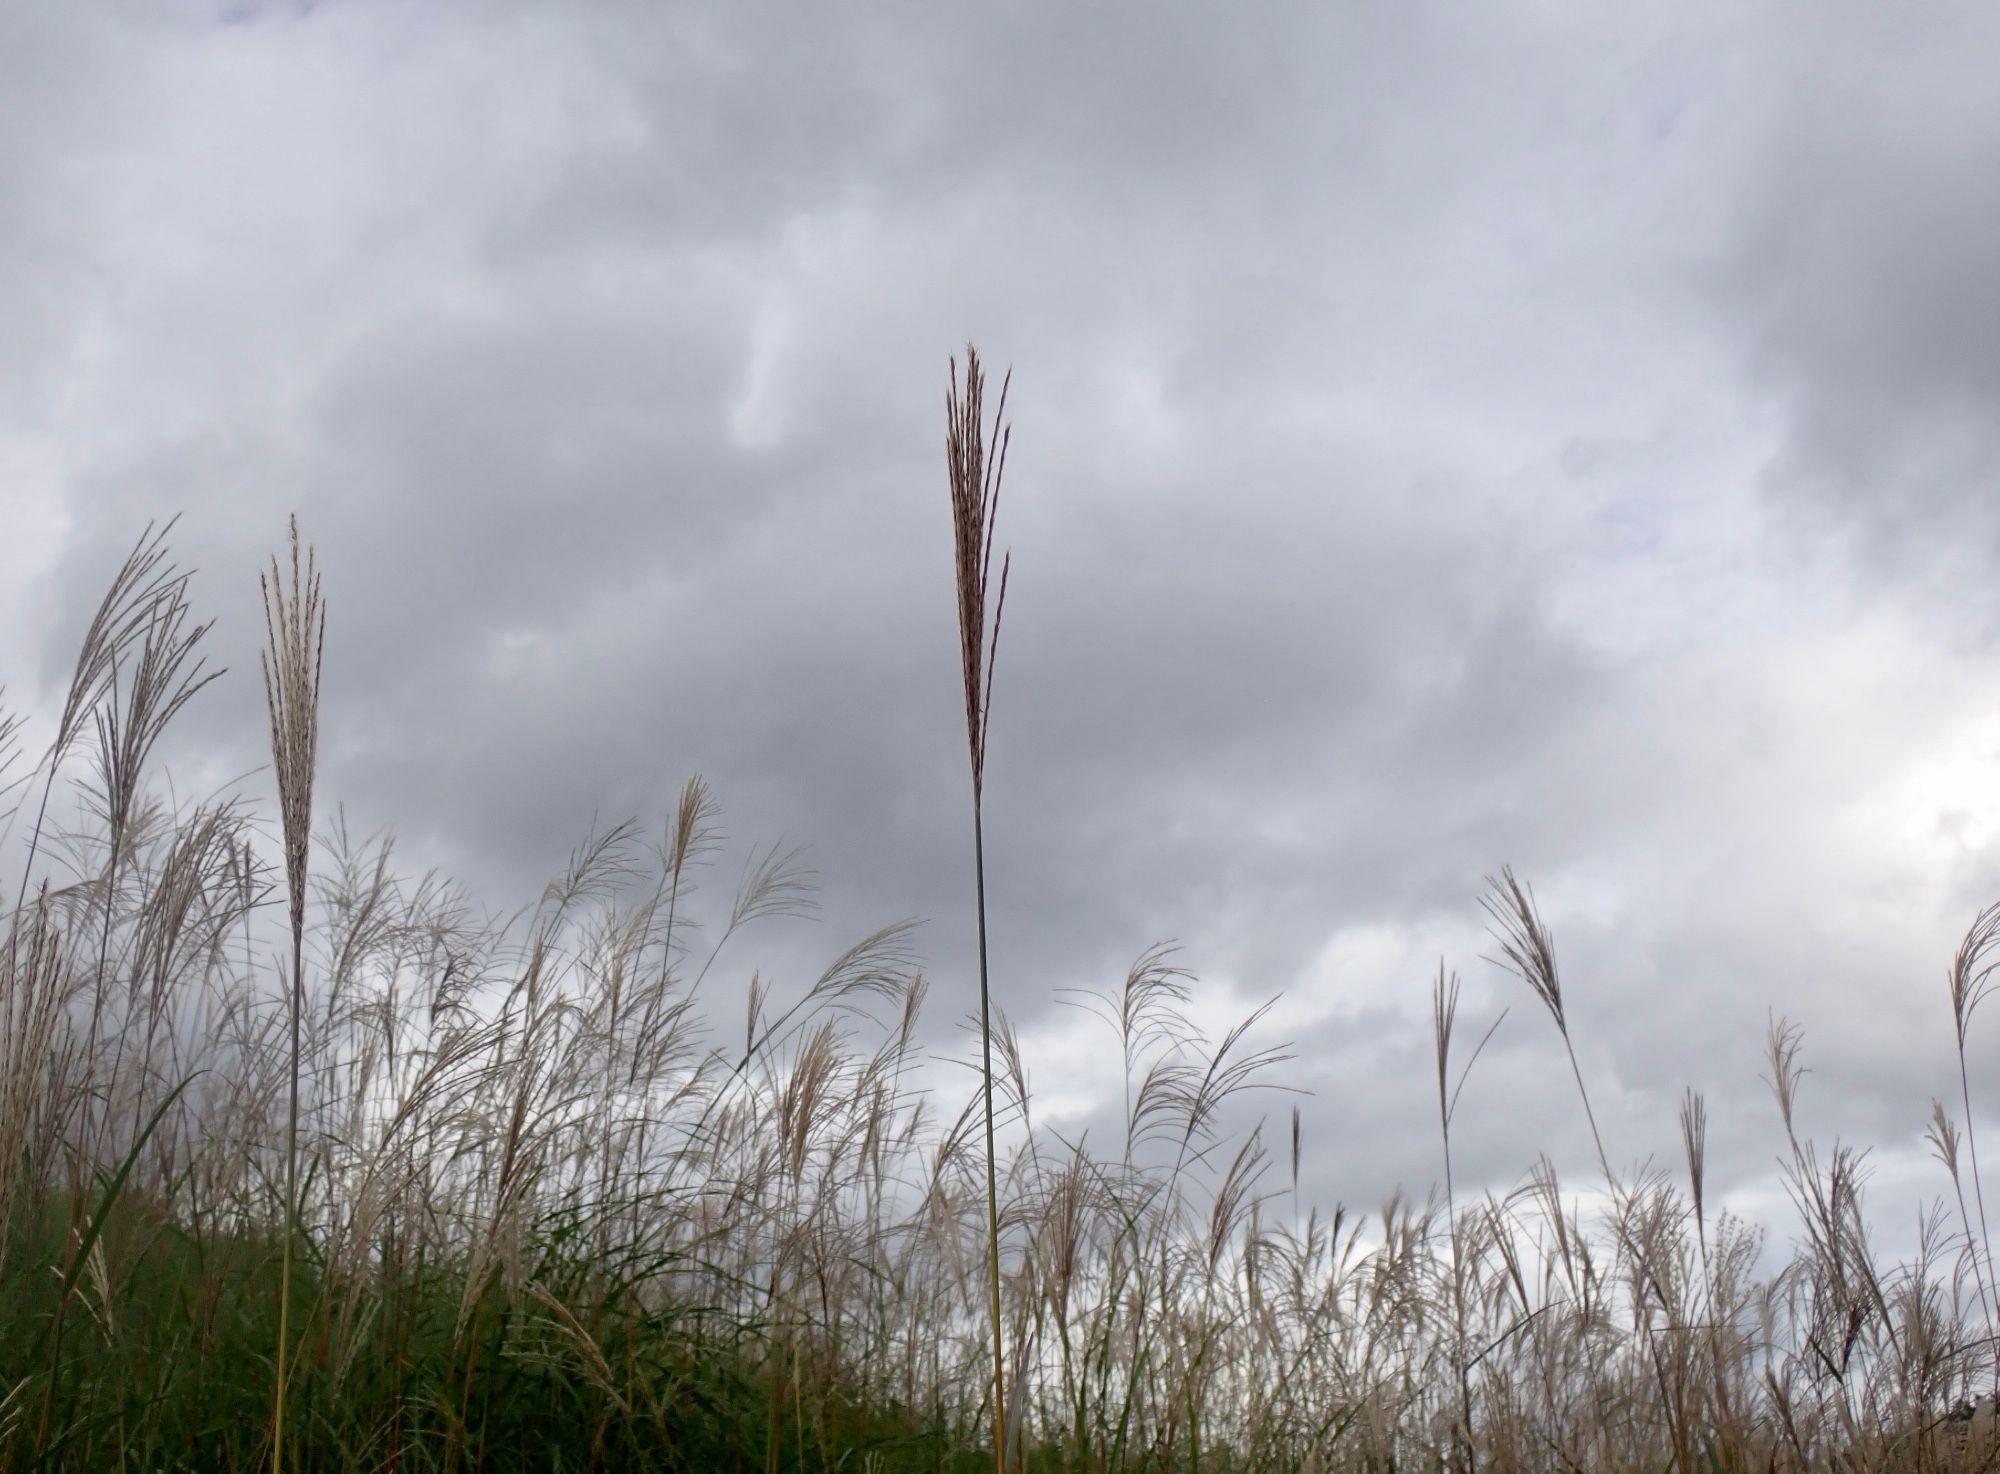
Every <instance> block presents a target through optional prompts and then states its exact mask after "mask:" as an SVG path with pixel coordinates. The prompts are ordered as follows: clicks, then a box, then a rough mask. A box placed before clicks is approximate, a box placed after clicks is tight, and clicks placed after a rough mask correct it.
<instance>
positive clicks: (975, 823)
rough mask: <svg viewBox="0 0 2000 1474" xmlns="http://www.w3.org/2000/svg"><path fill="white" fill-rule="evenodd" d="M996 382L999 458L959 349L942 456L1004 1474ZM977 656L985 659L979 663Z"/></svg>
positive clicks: (1003, 578)
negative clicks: (997, 1069)
mask: <svg viewBox="0 0 2000 1474" xmlns="http://www.w3.org/2000/svg"><path fill="white" fill-rule="evenodd" d="M1012 377H1013V376H1012V375H1011V374H1009V375H1008V376H1007V378H1005V379H1003V380H1002V381H1001V386H1000V404H999V407H998V408H997V409H996V410H995V411H994V415H993V438H994V440H995V441H996V442H997V454H995V455H992V456H989V455H988V454H987V449H988V447H987V442H986V440H985V438H984V436H983V434H982V429H983V424H982V418H981V414H980V408H981V405H980V400H981V396H982V394H983V392H984V389H985V382H986V381H985V375H984V374H983V372H982V371H981V369H980V366H979V352H978V350H977V349H975V348H974V347H973V346H972V345H971V344H969V343H968V344H967V345H966V348H965V394H964V397H963V398H961V397H960V395H959V388H958V364H957V361H956V360H954V361H953V362H952V366H951V389H950V391H949V393H948V394H947V395H946V396H945V459H946V465H947V468H948V469H949V472H950V479H951V516H952V533H953V554H954V556H953V564H952V566H953V571H954V573H955V575H956V582H957V588H958V634H959V655H960V666H961V673H962V675H963V677H964V681H965V731H966V749H967V753H968V755H969V756H970V758H971V760H972V865H973V890H974V895H975V899H976V902H977V910H978V917H979V1044H980V1086H981V1091H982V1095H983V1097H984V1100H983V1105H984V1110H985V1118H986V1120H985V1125H986V1293H987V1311H988V1314H989V1316H990V1317H991V1320H992V1328H993V1459H994V1466H995V1468H996V1469H997V1470H998V1471H999V1474H1007V1405H1006V1404H1007V1382H1006V1376H1007V1367H1006V1352H1005V1350H1004V1347H1003V1343H1002V1326H1001V1306H1000V1179H999V1167H998V1165H997V1162H998V1152H997V1148H996V1146H995V1142H994V1130H993V1005H992V989H991V984H990V981H989V977H988V971H987V952H986V833H985V819H984V812H983V799H984V797H985V777H986V727H987V720H988V718H989V717H990V716H991V714H992V701H993V661H994V656H995V655H996V653H997V652H998V650H999V646H1000V614H1001V610H1002V609H1003V608H1004V606H1005V605H1006V602H1007V569H1008V567H1009V560H1008V558H1006V557H1005V556H1003V557H1002V558H1001V560H1000V586H999V593H998V596H997V597H996V598H995V599H994V601H993V607H992V616H991V628H990V632H989V626H988V615H987V600H986V593H987V584H988V576H989V574H990V573H991V571H992V566H993V525H994V519H995V517H996V515H997V513H998V511H999V506H1000V478H1001V476H1002V474H1003V472H1004V470H1005V467H1006V463H1007V442H1008V439H1009V433H1010V432H1009V431H1008V430H1007V429H1006V428H1004V427H1003V426H1002V424H1001V419H1002V417H1003V416H1004V415H1005V414H1006V411H1007V388H1008V385H1009V383H1011V381H1012ZM982 657H983V658H982Z"/></svg>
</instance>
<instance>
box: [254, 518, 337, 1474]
mask: <svg viewBox="0 0 2000 1474" xmlns="http://www.w3.org/2000/svg"><path fill="white" fill-rule="evenodd" d="M291 554H292V557H291V581H290V585H289V588H288V587H287V585H286V583H285V582H284V580H283V577H282V574H281V572H280V570H279V567H278V560H277V558H276V557H273V558H272V559H271V567H270V571H269V572H268V573H267V574H265V575H264V577H263V578H262V580H261V583H262V587H263V594H264V633H265V637H266V639H267V641H268V648H267V649H266V651H265V653H264V657H263V668H264V701H265V707H266V709H267V710H268V712H269V714H270V718H271V767H272V771H273V772H274V773H275V774H276V776H277V783H278V813H279V817H280V820H281V823H282V827H283V831H284V843H285V885H286V891H287V894H288V897H289V900H290V912H289V918H290V922H291V937H292V959H291V961H292V966H291V973H290V975H289V979H288V984H289V986H288V987H287V990H286V1009H285V1012H286V1026H287V1029H288V1031H289V1034H290V1038H289V1047H288V1050H287V1058H286V1066H287V1080H286V1097H285V1204H284V1209H285V1211H284V1224H283V1240H282V1243H283V1248H282V1251H281V1252H282V1256H283V1257H282V1267H281V1270H280V1274H279V1279H278V1345H277V1356H276V1365H277V1376H276V1386H275V1388H274V1390H273V1395H272V1407H271V1474H284V1467H285V1404H286V1401H287V1390H288V1382H287V1374H288V1371H289V1364H290V1357H291V1350H292V1348H291V1311H292V1258H293V1253H294V1249H293V1245H294V1243H295V1241H296V1240H297V1238H298V1235H299V1034H300V1024H301V1021H302V1019H303V1017H304V1014H305V936H306V880H307V867H308V864H309V862H310V860H311V858H312V796H313V776H314V773H315V772H316V770H317V767H318V763H319V677H320V660H321V656H322V654H323V652H324V649H325V644H326V606H325V604H324V603H323V602H322V601H321V598H320V586H319V569H318V566H317V559H316V557H315V555H314V554H313V553H312V552H310V551H309V552H307V553H306V555H305V561H304V566H303V568H301V565H300V554H299V522H298V518H296V517H294V518H293V519H292V523H291Z"/></svg>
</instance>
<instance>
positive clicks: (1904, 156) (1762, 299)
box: [1713, 6, 2000, 625]
mask: <svg viewBox="0 0 2000 1474" xmlns="http://www.w3.org/2000/svg"><path fill="white" fill-rule="evenodd" d="M1996 48H2000V24H1996V21H1995V17H1994V16H1993V14H1992V13H1991V12H1990V11H1987V10H1984V9H1981V8H1977V7H1946V8H1944V9H1943V10H1941V11H1926V12H1922V13H1913V14H1908V15H1901V14H1898V15H1891V14H1888V13H1886V12H1880V11H1876V10H1874V9H1872V8H1871V7H1865V6H1841V7H1835V8H1834V9H1833V10H1832V11H1831V12H1816V13H1815V16H1814V23H1813V24H1812V25H1811V26H1809V27H1806V28H1803V29H1802V30H1801V31H1799V32H1798V33H1797V34H1796V35H1794V36H1793V37H1792V38H1791V39H1790V40H1789V41H1788V43H1787V52H1788V56H1787V59H1786V60H1785V62H1784V63H1783V64H1781V65H1780V66H1778V67H1776V68H1774V72H1775V75H1774V76H1773V78H1772V84H1773V85H1772V97H1771V101H1770V104H1769V110H1770V115H1771V127H1770V130H1769V133H1768V135H1767V136H1765V137H1763V138H1762V139H1760V140H1759V147H1758V148H1757V149H1756V150H1755V151H1754V153H1753V156H1752V163H1751V166H1750V169H1749V172H1748V177H1746V178H1745V180H1744V182H1743V190H1742V194H1741V196H1740V202H1739V209H1738V214H1737V218H1736V221H1735V225H1734V229H1733V232H1732V237H1731V239H1730V240H1729V242H1728V245H1727V248H1726V251H1725V254H1724V255H1723V257H1722V258H1721V260H1720V261H1719V262H1718V263H1717V267H1716V273H1715V276H1714V278H1713V287H1714V289H1715V291H1716V292H1717V294H1718V296H1719V298H1720V300H1721V301H1722V302H1723V303H1724V304H1726V307H1727V310H1728V312H1729V314H1730V315H1731V317H1732V319H1733V320H1734V321H1735V322H1736V323H1737V324H1738V325H1739V327H1740V330H1741V331H1742V333H1743V336H1744V338H1745V339H1746V341H1747V343H1748V344H1749V346H1750V347H1751V349H1752V351H1753V353H1754V356H1755V361H1756V363H1757V364H1758V366H1759V367H1760V369H1761V371H1762V375H1763V377H1764V380H1765V382H1766V384H1767V385H1769V386H1770V387H1771V388H1772V389H1774V390H1776V391H1777V394H1778V397H1779V402H1780V404H1782V406H1783V413H1784V416H1785V420H1786V423H1787V425H1788V427H1789V438H1788V444H1787V449H1788V454H1787V456H1786V458H1785V460H1784V461H1783V462H1782V463H1781V464H1780V465H1779V466H1778V467H1776V468H1775V469H1774V474H1773V478H1772V479H1773V487H1774V490H1775V491H1776V492H1777V493H1778V494H1779V495H1781V496H1782V497H1784V498H1786V499H1787V500H1788V501H1790V502H1792V503H1794V504H1798V505H1803V506H1805V507H1809V508H1813V509H1816V510H1817V512H1818V513H1819V514H1820V515H1821V517H1822V518H1823V519H1825V520H1828V521H1831V522H1832V523H1833V524H1834V525H1835V526H1836V527H1838V528H1841V529H1842V530H1844V531H1846V532H1848V533H1850V534H1852V535H1853V536H1854V538H1855V542H1856V544H1857V545H1858V546H1859V547H1861V548H1862V549H1864V550H1865V552H1866V554H1867V556H1868V557H1870V558H1871V559H1877V560H1886V561H1888V562H1890V563H1892V564H1893V565H1894V566H1895V567H1897V568H1899V569H1900V570H1902V571H1903V572H1904V573H1916V574H1919V575H1920V577H1919V578H1918V580H1917V582H1918V583H1919V584H1920V585H1921V584H1928V583H1931V582H1932V581H1933V580H1934V579H1935V578H1936V577H1937V576H1938V575H1939V574H1949V575H1952V580H1951V586H1952V588H1953V590H1954V592H1955V593H1956V594H1957V595H1958V596H1959V598H1960V599H1961V601H1962V600H1963V599H1964V596H1965V595H1966V594H1967V593H1971V594H1972V595H1973V597H1974V601H1975V607H1976V610H1977V613H1978V615H1979V617H1980V618H1981V619H1982V620H1983V621H1984V622H1985V623H1986V624H1988V625H1990V624H1991V622H1992V620H1993V618H1994V617H1995V614H1996V609H1995V606H1994V604H1993V602H1992V599H1991V596H1990V595H1989V594H1981V593H1979V592H1978V589H1977V585H1978V584H1979V583H1982V582H1983V583H1990V579H1985V578H1983V577H1982V571H1983V570H1986V569H1990V567H1991V566H1992V563H1993V560H1994V557H1995V555H1996V553H2000V512H1996V508H2000V497H1996V496H1995V487H1996V484H2000V429H1996V426H1995V423H1994V417H1993V415H1992V412H1991V411H1992V406H1993V404H1994V403H1995V401H1996V396H2000V279H1996V277H1995V275H1994V272H1993V270H1992V262H1993V260H1994V258H1995V255H1996V253H1997V252H2000V198H1996V196H1995V194H1994V192H1993V191H1992V190H1991V189H1989V188H1986V187H1985V186H1984V184H1983V181H1985V180H1987V179H1990V178H1991V177H1993V174H1994V172H1995V170H1996V169H2000V95H1996V93H1995V90H1994V88H1993V87H1992V85H1991V81H1992V66H1991V62H1992V58H1993V57H1994V55H1995V54H1996ZM1967 575H1970V577H1968V576H1967ZM1964 612H1965V611H1964V608H1963V604H1961V614H1963V613H1964Z"/></svg>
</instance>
